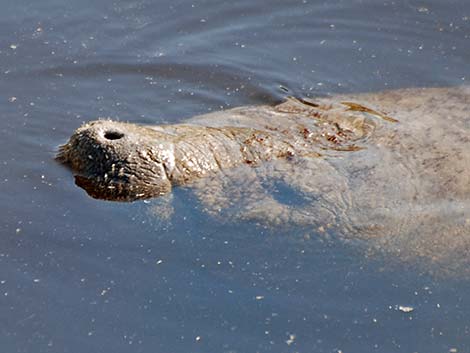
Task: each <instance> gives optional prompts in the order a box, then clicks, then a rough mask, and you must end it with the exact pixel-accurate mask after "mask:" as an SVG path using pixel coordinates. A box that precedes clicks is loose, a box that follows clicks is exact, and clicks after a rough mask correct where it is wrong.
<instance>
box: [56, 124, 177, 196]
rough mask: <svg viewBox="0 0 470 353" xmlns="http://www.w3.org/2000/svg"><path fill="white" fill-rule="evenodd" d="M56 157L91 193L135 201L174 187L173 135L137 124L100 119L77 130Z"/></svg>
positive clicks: (162, 192)
mask: <svg viewBox="0 0 470 353" xmlns="http://www.w3.org/2000/svg"><path fill="white" fill-rule="evenodd" d="M56 159H57V160H58V161H59V162H61V163H63V164H65V165H67V166H69V167H70V168H71V169H72V170H73V171H74V173H75V174H76V176H75V181H76V183H77V185H79V186H80V187H83V188H84V189H85V190H86V191H87V192H88V193H89V194H90V195H91V196H92V197H95V198H100V199H107V200H116V201H123V200H126V201H132V200H136V199H142V198H150V197H155V196H159V195H163V194H165V193H167V192H168V191H170V190H171V174H172V171H173V169H174V146H173V143H172V135H171V134H168V133H165V132H164V131H163V130H162V131H157V130H155V129H152V128H149V127H145V126H138V125H134V124H128V123H122V122H116V121H110V120H97V121H93V122H90V123H87V124H85V125H83V126H81V127H80V128H78V129H77V130H76V131H75V133H74V134H73V135H72V136H71V137H70V140H69V141H68V142H67V143H66V144H65V145H63V146H61V147H60V149H59V152H58V154H57V157H56Z"/></svg>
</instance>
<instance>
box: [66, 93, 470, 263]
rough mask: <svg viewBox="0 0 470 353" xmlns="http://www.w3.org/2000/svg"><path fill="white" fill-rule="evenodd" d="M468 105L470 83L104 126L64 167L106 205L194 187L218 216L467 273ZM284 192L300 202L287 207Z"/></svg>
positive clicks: (72, 151)
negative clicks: (297, 230) (307, 232)
mask: <svg viewBox="0 0 470 353" xmlns="http://www.w3.org/2000/svg"><path fill="white" fill-rule="evenodd" d="M469 103H470V87H468V86H461V87H454V88H412V89H399V90H393V91H385V92H379V93H362V94H352V95H338V96H332V97H322V98H318V99H311V98H308V99H307V98H293V97H289V98H287V99H286V100H285V101H284V102H282V103H280V104H278V105H275V106H268V105H259V106H245V107H239V108H234V109H230V110H225V111H220V112H214V113H210V114H206V115H201V116H197V117H194V118H191V119H188V120H186V121H184V122H183V123H181V124H173V125H157V126H140V125H135V124H129V123H124V122H117V121H110V120H97V121H93V122H90V123H86V124H85V125H83V126H82V127H80V128H78V129H77V130H76V131H75V133H74V134H73V135H72V137H71V138H70V140H69V141H68V142H67V143H66V144H65V145H64V146H61V147H60V150H59V152H58V155H57V159H58V160H59V161H60V162H62V163H64V164H66V165H68V166H69V167H70V168H71V169H72V170H73V171H74V173H75V178H76V183H77V184H78V185H79V186H81V187H83V188H84V189H85V190H86V191H87V192H88V193H89V194H90V195H91V196H93V197H95V198H101V199H107V200H118V201H133V200H137V199H143V198H151V197H164V198H168V195H169V193H170V191H171V189H172V188H173V187H176V186H180V187H181V186H183V187H186V188H188V189H189V190H191V191H192V192H193V193H194V195H195V196H196V198H197V200H198V201H199V202H200V205H201V208H202V209H203V210H204V212H206V213H207V214H208V215H210V216H212V217H214V218H215V219H219V220H223V221H225V222H226V221H229V222H230V221H236V220H246V221H251V222H253V223H254V224H261V225H263V226H267V227H291V226H302V227H307V228H308V229H311V230H312V233H313V234H322V233H330V234H335V235H336V236H338V237H340V238H342V239H344V240H348V241H356V240H357V241H361V242H362V241H364V242H365V243H367V244H368V247H369V248H370V249H371V250H374V249H375V250H377V249H380V250H385V251H386V252H387V253H388V254H390V255H393V256H392V257H394V256H395V255H396V257H397V258H399V259H400V260H404V261H407V260H412V261H416V260H417V259H426V261H425V263H427V264H429V263H434V264H436V265H438V267H440V268H441V269H445V270H446V271H447V272H448V271H462V269H465V268H466V267H467V265H468V262H469V261H468V260H467V261H466V259H468V258H469V256H468V255H469V250H470V113H469ZM286 190H287V191H288V193H289V192H290V193H291V194H290V195H294V196H295V197H290V198H287V199H286V200H283V199H282V194H283V193H286ZM170 194H171V193H170ZM165 195H166V196H165ZM375 250H374V251H375ZM457 259H458V260H457Z"/></svg>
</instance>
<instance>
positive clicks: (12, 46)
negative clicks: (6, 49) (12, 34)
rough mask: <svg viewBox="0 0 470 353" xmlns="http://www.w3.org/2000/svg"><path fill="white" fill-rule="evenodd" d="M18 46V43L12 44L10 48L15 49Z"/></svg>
mask: <svg viewBox="0 0 470 353" xmlns="http://www.w3.org/2000/svg"><path fill="white" fill-rule="evenodd" d="M16 48H18V44H10V49H13V50H15V49H16Z"/></svg>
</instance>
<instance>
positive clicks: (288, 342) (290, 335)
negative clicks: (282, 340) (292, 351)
mask: <svg viewBox="0 0 470 353" xmlns="http://www.w3.org/2000/svg"><path fill="white" fill-rule="evenodd" d="M295 338H296V336H295V335H294V334H289V338H288V339H287V340H286V343H287V345H288V346H290V345H291V344H292V343H294V341H295Z"/></svg>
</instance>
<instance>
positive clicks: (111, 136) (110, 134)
mask: <svg viewBox="0 0 470 353" xmlns="http://www.w3.org/2000/svg"><path fill="white" fill-rule="evenodd" d="M122 137H124V134H123V133H122V132H119V131H106V132H105V133H104V138H105V139H108V140H119V139H120V138H122Z"/></svg>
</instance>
